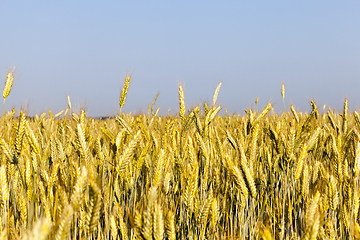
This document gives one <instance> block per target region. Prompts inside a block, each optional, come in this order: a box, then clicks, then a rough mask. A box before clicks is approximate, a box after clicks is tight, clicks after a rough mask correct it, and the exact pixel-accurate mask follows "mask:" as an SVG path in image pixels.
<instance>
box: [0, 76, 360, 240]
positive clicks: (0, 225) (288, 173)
mask: <svg viewBox="0 0 360 240" xmlns="http://www.w3.org/2000/svg"><path fill="white" fill-rule="evenodd" d="M11 77H12V75H11V72H10V73H9V74H8V75H7V84H6V85H8V84H10V83H9V81H10V80H11ZM129 84H130V77H127V78H126V80H125V84H124V87H123V90H122V92H121V93H120V99H119V104H120V112H119V113H118V114H117V116H116V117H114V118H108V119H92V118H88V117H86V112H85V111H80V112H77V113H76V112H75V111H73V110H72V109H71V102H70V98H69V99H68V105H69V106H68V108H67V109H66V110H64V112H61V113H59V114H55V115H53V114H51V112H50V113H49V114H47V113H44V114H42V115H40V116H35V117H31V118H30V117H29V116H26V114H25V113H24V112H23V111H20V114H19V116H17V117H15V112H14V110H13V111H12V112H8V113H5V108H4V116H3V117H1V118H0V146H1V147H0V154H1V155H0V156H1V159H0V160H1V165H0V238H1V239H156V240H160V239H171V240H174V239H359V238H360V226H359V219H360V216H359V198H360V191H359V172H360V117H359V115H358V113H357V112H353V113H348V107H347V106H348V103H347V100H345V103H344V109H343V110H341V113H335V112H334V111H332V110H329V111H327V112H326V113H324V114H320V113H319V111H318V108H317V106H316V105H315V103H314V102H311V106H312V111H311V112H310V113H302V112H299V111H296V110H295V108H294V106H291V107H290V109H291V111H289V112H282V113H279V114H277V113H275V112H274V111H273V110H272V108H273V106H272V104H271V103H268V104H267V106H266V107H265V108H264V109H262V110H260V111H255V110H254V109H252V110H251V109H249V110H247V111H246V114H243V115H240V114H239V115H236V114H233V115H228V114H225V115H223V116H220V115H219V114H218V113H219V111H220V109H221V107H220V106H218V105H217V104H216V99H217V95H218V92H219V90H220V87H221V83H220V84H219V85H218V87H217V88H216V90H215V93H214V96H213V102H212V103H211V104H203V105H202V106H198V107H195V108H194V109H186V105H185V98H184V91H183V88H182V87H181V86H179V109H180V110H179V112H178V114H177V115H174V116H158V114H157V111H154V109H153V107H154V103H155V101H154V102H153V103H152V104H150V105H149V110H148V113H147V114H140V115H133V114H131V113H123V112H121V108H122V107H123V105H124V103H125V99H126V93H127V91H128V88H129ZM6 89H7V88H6V86H5V88H4V92H3V97H4V107H5V99H6V97H7V96H8V95H9V92H10V90H11V86H10V88H9V87H8V90H7V91H8V92H6ZM284 94H285V88H284V86H283V88H282V96H283V98H284ZM155 100H156V99H155Z"/></svg>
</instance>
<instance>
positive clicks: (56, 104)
mask: <svg viewBox="0 0 360 240" xmlns="http://www.w3.org/2000/svg"><path fill="white" fill-rule="evenodd" d="M0 9H1V14H0V32H1V37H0V72H3V78H4V79H5V71H6V68H8V69H9V68H11V67H13V66H15V67H16V75H15V78H16V80H17V82H16V85H15V86H14V88H13V90H12V92H11V93H10V95H9V97H8V99H7V102H6V105H7V109H6V110H7V111H9V110H11V107H12V106H16V108H17V109H18V110H19V109H20V107H21V106H27V105H28V106H29V110H30V114H35V113H38V114H39V113H42V112H43V111H47V110H49V109H50V110H51V111H52V112H54V113H55V112H57V111H60V110H62V109H65V108H66V106H67V103H66V96H67V95H68V94H70V96H71V100H72V104H73V106H74V107H75V109H76V108H77V109H79V108H80V106H83V105H86V107H87V109H88V115H90V116H108V115H113V114H116V113H117V112H118V111H119V95H120V88H121V87H122V84H123V82H124V78H125V75H126V72H130V73H132V83H131V86H130V89H129V92H128V98H127V100H126V103H125V106H124V109H123V110H124V111H127V112H128V111H132V112H139V111H140V110H142V111H143V112H146V111H147V106H148V104H149V103H151V102H152V101H153V99H154V97H155V95H156V93H157V92H160V95H159V98H158V101H157V104H156V105H155V107H161V112H162V113H166V112H167V110H168V109H172V113H175V112H176V111H177V110H178V109H179V107H178V93H177V86H178V84H180V83H181V84H183V85H184V89H185V102H186V105H187V107H191V106H194V105H196V104H198V103H202V102H204V101H208V102H211V101H212V95H213V92H214V89H215V88H216V86H217V84H218V83H219V82H220V81H222V82H223V85H222V88H221V90H220V93H219V98H218V103H219V104H220V105H221V106H223V107H227V109H228V111H229V112H237V113H241V114H242V113H244V109H245V108H250V107H251V106H252V105H254V100H255V99H256V97H257V96H259V107H260V108H261V107H264V106H265V105H266V103H267V101H269V100H271V101H272V102H273V103H275V102H278V104H277V107H276V110H277V111H281V110H283V103H282V98H281V94H280V87H281V83H282V82H285V85H286V103H287V105H288V104H289V103H290V102H292V103H294V105H295V107H296V108H297V109H299V110H302V111H308V110H310V109H311V107H310V105H309V101H310V100H312V99H314V100H315V101H316V103H317V104H318V105H319V108H322V105H323V104H325V103H326V104H327V106H330V107H332V108H334V107H335V108H337V109H341V108H342V105H343V101H344V98H345V96H347V97H348V99H349V105H350V108H351V110H358V109H359V106H360V94H359V92H360V1H7V0H6V1H1V3H0Z"/></svg>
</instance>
